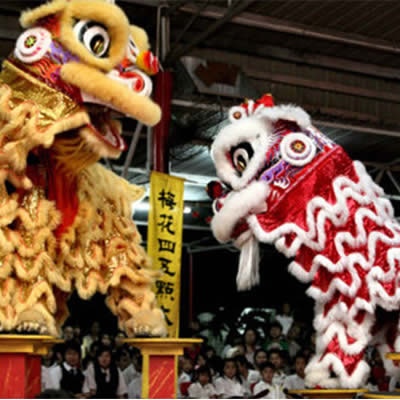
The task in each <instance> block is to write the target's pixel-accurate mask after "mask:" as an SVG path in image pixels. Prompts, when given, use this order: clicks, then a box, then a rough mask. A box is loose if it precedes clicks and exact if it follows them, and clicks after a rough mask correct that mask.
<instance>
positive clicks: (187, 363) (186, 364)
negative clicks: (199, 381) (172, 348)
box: [182, 354, 194, 379]
mask: <svg viewBox="0 0 400 400" xmlns="http://www.w3.org/2000/svg"><path fill="white" fill-rule="evenodd" d="M182 369H183V372H185V373H186V374H188V375H189V377H190V379H191V378H192V374H193V369H194V363H193V359H192V358H191V357H189V356H188V355H186V354H185V355H184V356H183V359H182Z"/></svg>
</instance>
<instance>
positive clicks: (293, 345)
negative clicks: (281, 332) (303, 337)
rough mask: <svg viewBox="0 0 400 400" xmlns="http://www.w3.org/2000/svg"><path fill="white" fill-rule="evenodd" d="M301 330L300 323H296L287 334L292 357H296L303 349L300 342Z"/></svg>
mask: <svg viewBox="0 0 400 400" xmlns="http://www.w3.org/2000/svg"><path fill="white" fill-rule="evenodd" d="M300 332H301V328H300V326H299V325H298V324H296V323H294V324H293V325H292V326H291V328H290V329H289V332H288V334H287V336H286V340H287V342H288V345H289V350H288V351H289V356H290V357H291V358H294V357H295V356H296V354H297V353H298V352H299V351H300V350H301V346H300V344H299V342H298V340H299V337H300Z"/></svg>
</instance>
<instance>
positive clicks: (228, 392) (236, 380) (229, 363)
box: [215, 358, 245, 399]
mask: <svg viewBox="0 0 400 400" xmlns="http://www.w3.org/2000/svg"><path fill="white" fill-rule="evenodd" d="M215 388H216V391H217V395H218V397H219V398H223V399H234V398H236V399H238V398H239V399H240V398H244V396H245V387H244V386H243V385H242V382H241V378H240V376H239V374H238V369H237V366H236V362H235V360H233V359H231V358H227V359H225V360H224V367H223V375H222V376H221V377H220V378H217V379H216V380H215Z"/></svg>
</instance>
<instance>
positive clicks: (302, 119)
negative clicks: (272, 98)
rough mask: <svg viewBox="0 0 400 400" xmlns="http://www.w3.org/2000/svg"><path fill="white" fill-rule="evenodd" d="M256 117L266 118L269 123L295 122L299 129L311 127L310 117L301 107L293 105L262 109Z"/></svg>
mask: <svg viewBox="0 0 400 400" xmlns="http://www.w3.org/2000/svg"><path fill="white" fill-rule="evenodd" d="M257 115H258V116H262V117H266V118H267V119H268V120H270V121H271V122H276V121H278V120H280V119H281V120H286V121H292V122H296V124H297V125H298V126H299V127H300V128H301V129H307V128H309V127H310V126H311V118H310V116H309V115H308V114H307V113H306V112H305V111H304V110H303V109H302V108H301V107H298V106H295V105H293V104H283V105H280V106H275V107H264V108H263V109H262V110H261V111H260V112H259V113H257Z"/></svg>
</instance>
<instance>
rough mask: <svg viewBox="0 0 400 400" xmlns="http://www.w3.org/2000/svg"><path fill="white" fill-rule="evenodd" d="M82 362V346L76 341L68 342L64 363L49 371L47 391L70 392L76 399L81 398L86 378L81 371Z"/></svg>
mask: <svg viewBox="0 0 400 400" xmlns="http://www.w3.org/2000/svg"><path fill="white" fill-rule="evenodd" d="M80 362H81V346H80V344H79V343H77V342H76V341H75V340H71V341H69V342H66V343H65V345H64V361H63V363H62V364H60V365H58V366H56V367H54V368H52V369H51V370H50V371H49V374H48V381H47V386H46V388H45V389H55V390H59V389H63V390H66V391H68V392H70V393H71V394H72V395H73V396H74V397H75V398H81V397H82V396H83V395H82V393H83V390H82V389H83V382H84V380H85V376H84V375H83V373H82V371H81V369H80Z"/></svg>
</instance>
